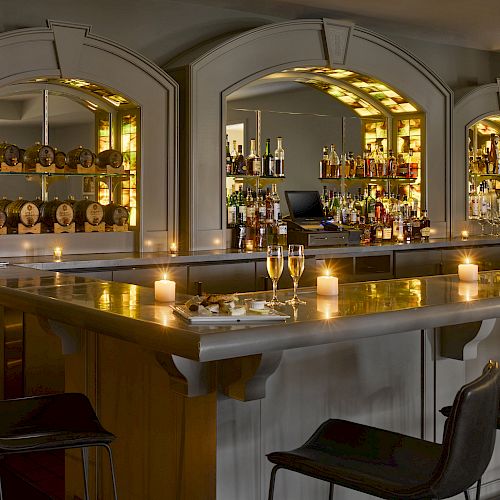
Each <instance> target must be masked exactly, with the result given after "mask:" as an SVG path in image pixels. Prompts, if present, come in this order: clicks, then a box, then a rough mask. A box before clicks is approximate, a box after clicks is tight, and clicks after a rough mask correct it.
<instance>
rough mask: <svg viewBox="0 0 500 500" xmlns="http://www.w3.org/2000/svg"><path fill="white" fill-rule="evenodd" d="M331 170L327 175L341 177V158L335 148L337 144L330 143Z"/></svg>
mask: <svg viewBox="0 0 500 500" xmlns="http://www.w3.org/2000/svg"><path fill="white" fill-rule="evenodd" d="M329 170H330V175H329V176H328V175H327V177H340V158H339V155H338V154H337V151H336V149H335V144H330V157H329ZM327 173H328V172H327Z"/></svg>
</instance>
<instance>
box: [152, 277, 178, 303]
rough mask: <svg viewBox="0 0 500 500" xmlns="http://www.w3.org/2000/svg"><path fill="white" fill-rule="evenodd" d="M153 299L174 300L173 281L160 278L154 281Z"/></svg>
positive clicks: (160, 300)
mask: <svg viewBox="0 0 500 500" xmlns="http://www.w3.org/2000/svg"><path fill="white" fill-rule="evenodd" d="M155 300H157V301H158V302H174V301H175V281H171V280H167V279H166V278H165V279H162V280H159V281H155Z"/></svg>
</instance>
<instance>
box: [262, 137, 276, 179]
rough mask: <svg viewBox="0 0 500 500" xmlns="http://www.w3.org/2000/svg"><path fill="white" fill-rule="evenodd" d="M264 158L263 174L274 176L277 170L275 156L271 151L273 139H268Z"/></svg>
mask: <svg viewBox="0 0 500 500" xmlns="http://www.w3.org/2000/svg"><path fill="white" fill-rule="evenodd" d="M263 160H264V169H263V175H265V176H266V177H274V176H275V175H276V171H275V167H274V156H273V155H272V153H271V139H266V152H265V153H264V158H263Z"/></svg>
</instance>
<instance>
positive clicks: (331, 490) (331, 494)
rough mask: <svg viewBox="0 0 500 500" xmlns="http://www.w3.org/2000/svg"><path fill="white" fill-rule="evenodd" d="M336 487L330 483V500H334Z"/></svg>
mask: <svg viewBox="0 0 500 500" xmlns="http://www.w3.org/2000/svg"><path fill="white" fill-rule="evenodd" d="M334 486H335V484H334V483H330V493H329V494H328V500H333V487H334Z"/></svg>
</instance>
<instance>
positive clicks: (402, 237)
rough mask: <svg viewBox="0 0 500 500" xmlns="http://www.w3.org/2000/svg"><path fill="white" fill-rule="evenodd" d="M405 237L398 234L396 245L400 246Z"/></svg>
mask: <svg viewBox="0 0 500 500" xmlns="http://www.w3.org/2000/svg"><path fill="white" fill-rule="evenodd" d="M404 240H405V237H404V236H403V235H402V234H398V245H402V244H403V242H404Z"/></svg>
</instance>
